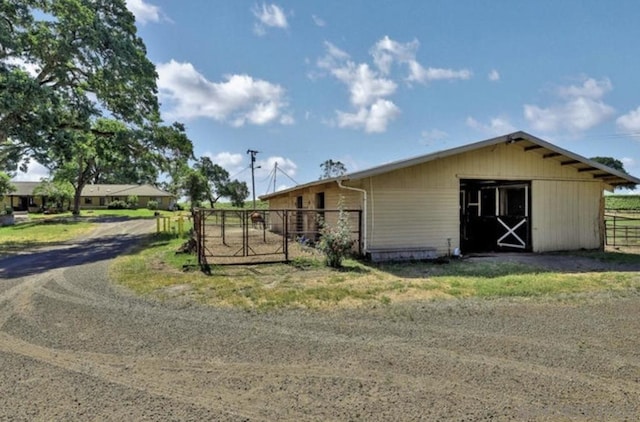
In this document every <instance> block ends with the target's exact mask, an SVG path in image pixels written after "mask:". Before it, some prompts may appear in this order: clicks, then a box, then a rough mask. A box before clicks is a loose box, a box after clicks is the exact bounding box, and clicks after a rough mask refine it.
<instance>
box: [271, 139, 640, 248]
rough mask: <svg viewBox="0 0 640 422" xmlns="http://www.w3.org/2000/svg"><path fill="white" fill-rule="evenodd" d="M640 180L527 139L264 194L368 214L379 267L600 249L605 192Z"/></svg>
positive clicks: (368, 240)
mask: <svg viewBox="0 0 640 422" xmlns="http://www.w3.org/2000/svg"><path fill="white" fill-rule="evenodd" d="M628 184H640V179H638V178H635V177H633V176H630V175H628V174H625V173H622V172H619V171H617V170H614V169H611V168H609V167H607V166H604V165H602V164H599V163H596V162H594V161H592V160H589V159H587V158H585V157H582V156H579V155H577V154H574V153H572V152H569V151H567V150H564V149H562V148H559V147H557V146H555V145H552V144H550V143H548V142H546V141H544V140H542V139H539V138H536V137H535V136H532V135H530V134H528V133H525V132H515V133H512V134H509V135H505V136H500V137H496V138H492V139H487V140H485V141H481V142H477V143H473V144H470V145H466V146H461V147H458V148H453V149H450V150H446V151H441V152H436V153H433V154H427V155H422V156H419V157H414V158H410V159H406V160H401V161H396V162H392V163H389V164H384V165H381V166H378V167H374V168H370V169H368V170H363V171H358V172H354V173H349V174H346V175H344V176H341V177H338V178H333V179H324V180H318V181H315V182H311V183H307V184H304V185H299V186H295V187H293V188H290V189H286V190H283V191H279V192H275V193H272V194H268V195H264V196H262V197H261V198H260V199H262V200H264V201H267V202H268V203H269V208H270V209H276V208H297V209H305V208H306V209H311V208H320V207H319V206H318V205H319V204H322V208H336V207H337V205H338V200H339V198H340V197H343V198H344V199H343V200H344V205H345V207H347V208H358V209H361V210H362V214H363V224H362V227H361V236H362V250H363V252H364V253H365V254H367V255H368V256H370V257H371V258H372V259H373V260H385V259H425V258H435V257H438V256H443V255H448V254H451V253H453V251H455V250H457V249H458V250H460V251H461V252H462V253H471V252H488V251H533V252H546V251H558V250H577V249H601V248H603V247H604V236H605V234H604V191H605V190H606V191H613V189H614V188H615V187H616V186H620V185H628Z"/></svg>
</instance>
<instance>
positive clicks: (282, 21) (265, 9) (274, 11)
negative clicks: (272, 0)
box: [251, 3, 289, 36]
mask: <svg viewBox="0 0 640 422" xmlns="http://www.w3.org/2000/svg"><path fill="white" fill-rule="evenodd" d="M251 12H252V13H253V15H254V16H255V17H256V19H258V22H257V23H256V24H255V26H254V31H255V33H256V34H257V35H260V36H262V35H264V34H265V33H266V28H265V27H270V28H281V29H286V28H287V27H288V26H289V23H288V22H287V16H286V15H285V13H284V11H283V10H282V9H281V8H280V7H279V6H277V5H275V4H266V3H262V6H258V5H255V6H254V7H253V9H251Z"/></svg>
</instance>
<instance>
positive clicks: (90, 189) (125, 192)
mask: <svg viewBox="0 0 640 422" xmlns="http://www.w3.org/2000/svg"><path fill="white" fill-rule="evenodd" d="M11 183H12V184H13V185H14V186H15V187H16V191H15V192H12V193H10V194H9V195H14V196H31V195H33V190H34V189H35V188H36V186H38V185H39V184H40V183H41V182H11ZM129 195H136V196H151V197H166V196H169V197H173V195H172V194H170V193H169V192H165V191H163V190H162V189H158V188H156V187H155V186H152V185H108V184H96V185H87V186H85V187H84V189H82V193H81V194H80V196H97V197H100V196H104V197H113V196H129Z"/></svg>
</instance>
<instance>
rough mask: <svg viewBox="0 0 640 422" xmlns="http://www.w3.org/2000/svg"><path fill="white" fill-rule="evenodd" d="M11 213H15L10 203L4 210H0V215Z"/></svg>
mask: <svg viewBox="0 0 640 422" xmlns="http://www.w3.org/2000/svg"><path fill="white" fill-rule="evenodd" d="M11 214H13V208H11V207H10V206H9V205H6V206H5V207H4V210H2V211H1V212H0V215H11Z"/></svg>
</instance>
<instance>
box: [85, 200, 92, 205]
mask: <svg viewBox="0 0 640 422" xmlns="http://www.w3.org/2000/svg"><path fill="white" fill-rule="evenodd" d="M84 204H85V205H91V204H93V198H84Z"/></svg>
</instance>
